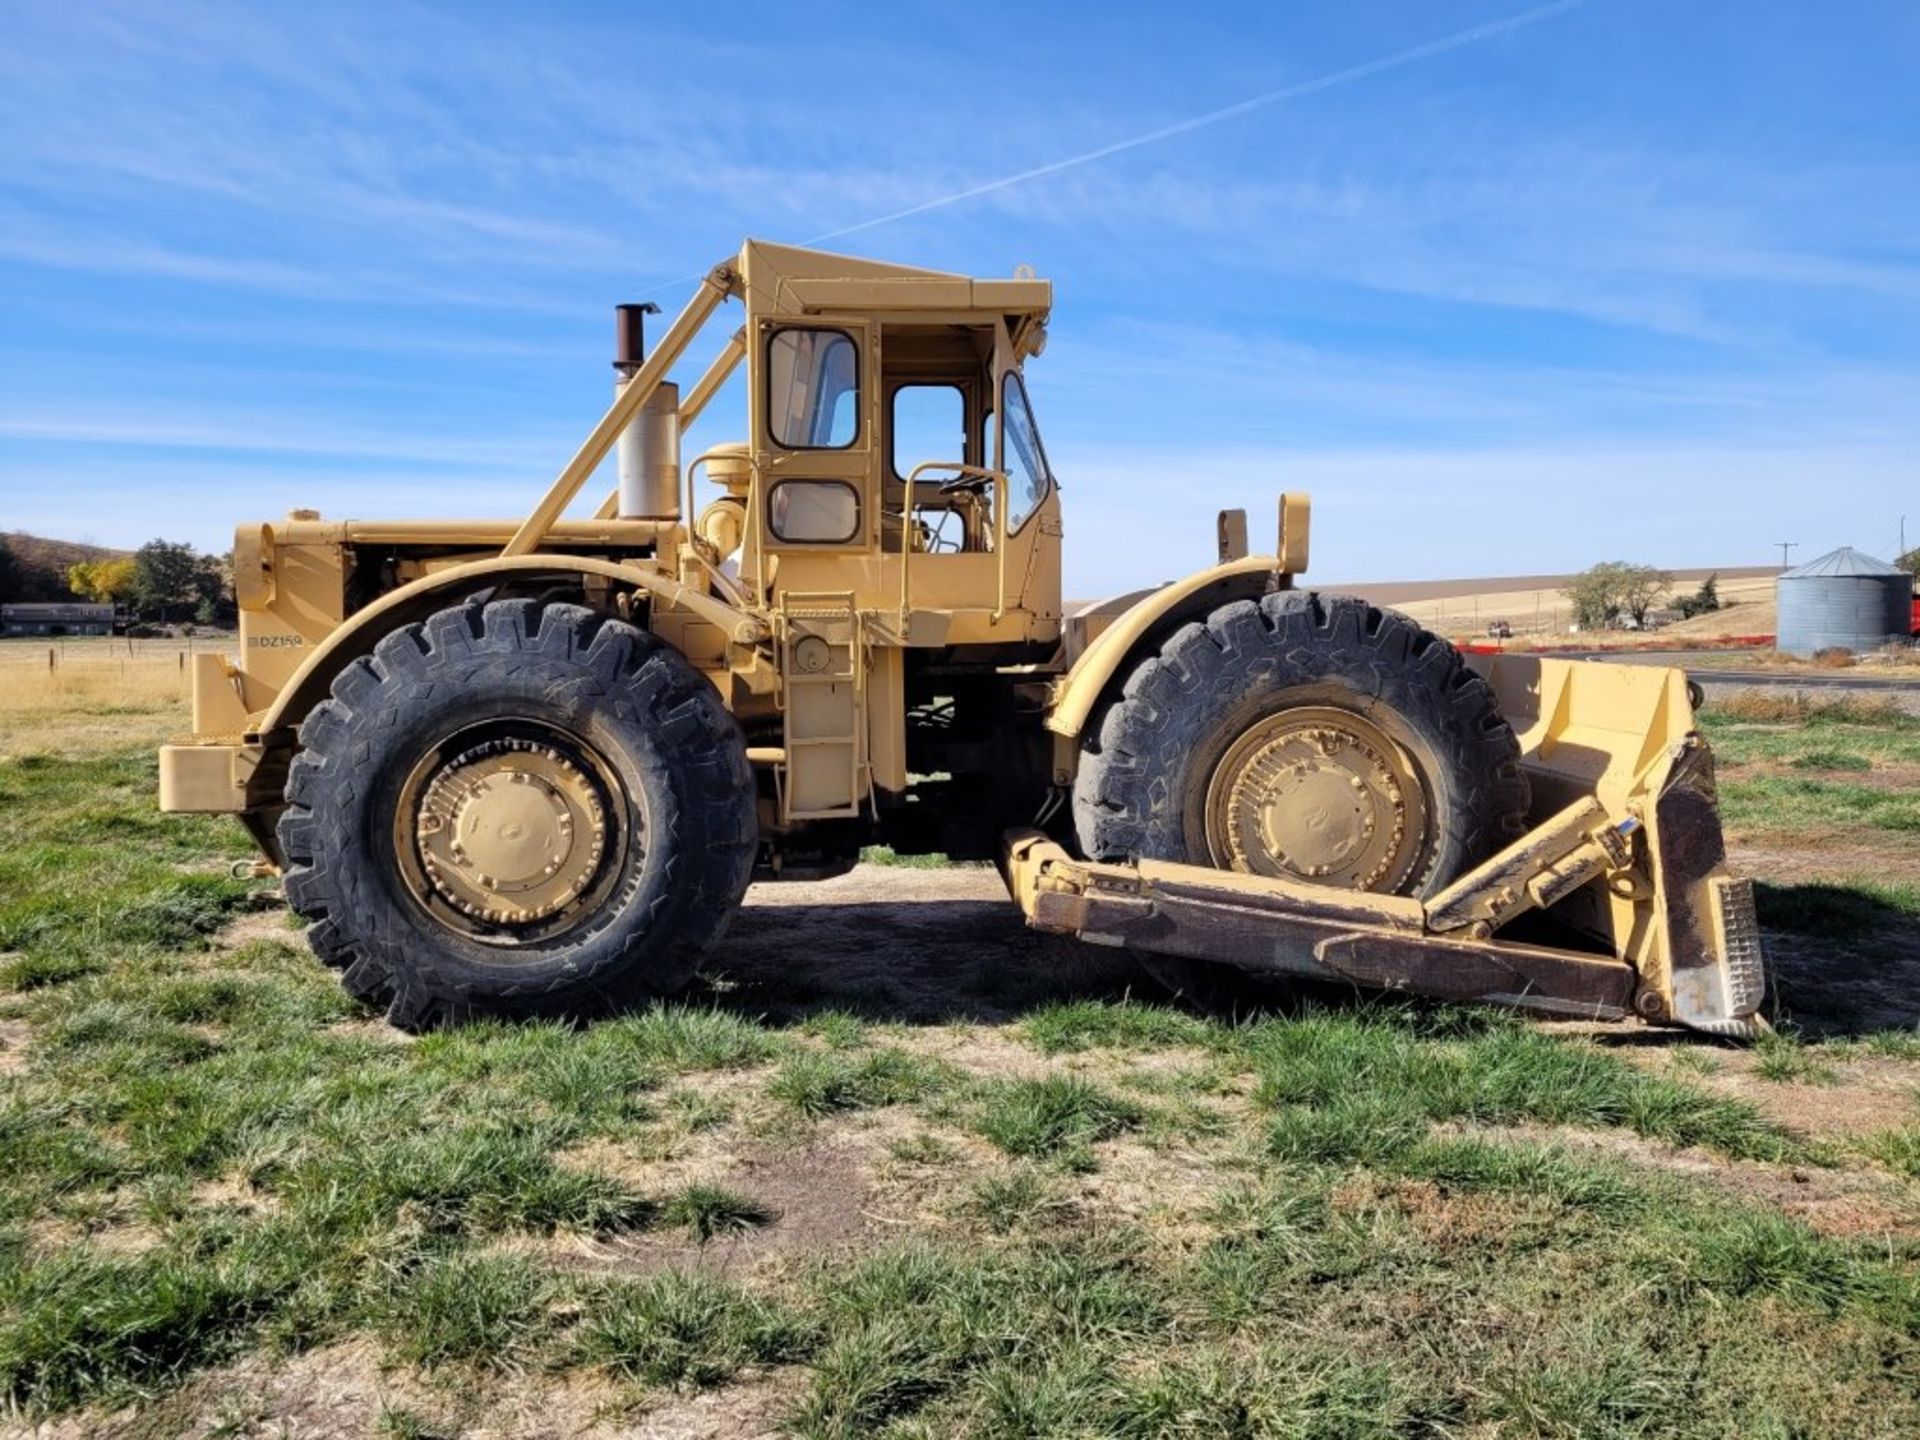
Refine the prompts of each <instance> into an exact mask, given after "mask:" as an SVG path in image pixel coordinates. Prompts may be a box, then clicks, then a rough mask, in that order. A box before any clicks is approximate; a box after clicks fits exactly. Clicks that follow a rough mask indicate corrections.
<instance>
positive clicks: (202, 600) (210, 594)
mask: <svg viewBox="0 0 1920 1440" xmlns="http://www.w3.org/2000/svg"><path fill="white" fill-rule="evenodd" d="M193 585H194V594H195V596H196V599H195V601H194V607H193V618H194V619H195V620H196V621H198V622H199V623H200V624H202V625H231V624H233V623H234V622H235V621H236V620H237V619H238V618H239V614H240V612H239V608H238V607H237V606H236V605H235V604H234V603H233V555H232V554H231V553H228V554H225V555H202V556H200V557H199V558H198V560H197V561H196V562H195V565H194V572H193Z"/></svg>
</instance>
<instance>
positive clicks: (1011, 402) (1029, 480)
mask: <svg viewBox="0 0 1920 1440" xmlns="http://www.w3.org/2000/svg"><path fill="white" fill-rule="evenodd" d="M1000 410H1001V413H1002V414H1003V415H1004V416H1005V417H1006V419H1005V422H1004V424H1005V427H1006V458H1005V460H1004V462H1003V464H1004V467H1005V469H1006V472H1007V533H1008V534H1012V533H1013V532H1014V531H1015V530H1018V529H1019V528H1020V527H1021V526H1022V525H1024V524H1025V523H1026V521H1027V517H1028V516H1029V515H1031V514H1033V512H1034V511H1035V510H1037V509H1039V508H1040V502H1041V501H1042V500H1045V499H1046V498H1047V491H1048V490H1050V489H1052V488H1053V472H1052V471H1050V470H1048V469H1047V452H1046V451H1045V450H1044V449H1042V448H1041V445H1040V427H1039V426H1037V425H1035V424H1034V422H1033V409H1032V407H1031V406H1029V405H1028V403H1027V387H1026V386H1025V385H1024V384H1023V383H1022V382H1021V380H1020V376H1019V375H1018V374H1016V373H1013V372H1011V371H1010V372H1008V375H1007V378H1006V379H1005V380H1004V381H1003V382H1002V383H1001V387H1000Z"/></svg>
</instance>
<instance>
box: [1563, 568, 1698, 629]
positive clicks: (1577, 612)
mask: <svg viewBox="0 0 1920 1440" xmlns="http://www.w3.org/2000/svg"><path fill="white" fill-rule="evenodd" d="M1672 584H1673V576H1671V575H1669V574H1668V573H1667V572H1666V571H1664V570H1657V569H1655V568H1654V567H1653V566H1651V565H1632V564H1629V563H1627V562H1626V561H1624V560H1605V561H1602V562H1601V563H1600V564H1598V565H1595V566H1593V567H1591V568H1590V569H1587V570H1584V571H1582V572H1581V573H1580V574H1579V575H1576V576H1575V577H1574V580H1573V583H1572V584H1571V585H1569V586H1567V587H1566V589H1564V590H1562V591H1561V592H1560V593H1561V594H1562V595H1565V596H1566V597H1567V599H1568V600H1569V601H1571V602H1572V604H1573V618H1574V620H1575V621H1576V622H1577V623H1578V624H1579V626H1580V628H1581V629H1583V630H1595V629H1599V628H1600V627H1602V626H1605V625H1612V624H1614V623H1616V622H1617V621H1618V620H1619V619H1620V618H1621V617H1623V616H1626V617H1630V618H1631V619H1632V620H1633V623H1634V624H1635V625H1645V624H1646V623H1647V612H1648V611H1649V610H1651V609H1653V606H1654V602H1655V601H1657V600H1658V599H1659V598H1660V596H1661V595H1662V594H1664V593H1665V592H1666V590H1667V589H1668V588H1669V587H1670V586H1671V585H1672Z"/></svg>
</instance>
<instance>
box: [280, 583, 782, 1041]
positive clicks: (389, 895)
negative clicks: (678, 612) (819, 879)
mask: <svg viewBox="0 0 1920 1440" xmlns="http://www.w3.org/2000/svg"><path fill="white" fill-rule="evenodd" d="M300 743H301V747H302V748H301V752H300V754H299V755H298V756H297V757H296V758H295V760H294V762H293V766H292V770H291V772H290V774H289V777H288V786H287V800H288V808H287V811H286V813H285V815H284V816H283V817H282V819H281V821H280V830H279V834H280V843H281V845H282V846H283V847H284V849H285V852H286V855H287V860H288V869H287V876H286V891H287V899H288V903H289V904H291V905H292V907H293V908H294V910H295V911H297V912H298V913H299V914H301V915H303V916H305V917H306V918H307V919H308V920H309V921H311V922H312V928H311V929H310V930H309V932H308V934H309V939H310V941H311V943H312V945H313V948H314V950H315V952H316V953H317V954H319V955H320V957H321V958H322V959H324V960H325V961H326V962H327V963H328V964H330V965H332V966H334V967H335V968H336V969H338V970H339V971H340V972H341V977H342V980H343V983H344V984H345V985H346V988H347V989H348V990H349V991H350V992H351V993H352V994H353V995H355V996H356V997H358V998H359V999H361V1000H363V1001H366V1002H367V1003H369V1004H373V1005H377V1006H380V1007H381V1008H383V1009H384V1010H385V1011H386V1013H387V1016H388V1018H389V1019H390V1020H392V1021H393V1022H394V1023H395V1024H396V1025H400V1026H403V1027H405V1028H408V1029H420V1028H426V1027H431V1026H435V1025H440V1024H445V1023H450V1022H454V1021H458V1020H461V1019H464V1018H467V1017H470V1016H475V1015H483V1014H486V1015H581V1014H587V1013H592V1012H595V1011H600V1010H605V1009H608V1008H613V1007H618V1006H626V1005H631V1004H634V1003H636V1002H640V1001H644V1000H645V999H647V998H649V997H652V996H657V995H664V994H670V993H672V992H674V991H676V990H679V989H682V988H684V987H685V985H686V984H687V983H688V981H689V980H690V979H691V978H692V975H693V971H694V967H695V965H696V964H697V961H698V956H699V954H700V952H701V951H702V950H703V949H704V948H705V947H706V946H707V945H709V944H711V943H712V942H713V941H714V940H715V939H717V938H718V937H719V935H720V933H721V932H722V930H723V929H724V928H725V926H726V924H727V921H728V920H729V919H730V918H731V916H732V914H733V912H734V910H735V908H736V907H737V906H738V904H739V901H740V897H741V895H742V894H743V893H744V891H745V889H746V885H747V880H748V877H749V875H750V873H751V870H752V865H753V857H754V849H755V845H756V841H757V829H756V820H755V813H754V787H753V777H752V772H751V770H750V769H749V767H748V764H747V758H746V749H745V744H744V741H743V740H742V738H741V735H740V730H739V727H738V725H737V724H735V722H734V720H733V717H732V716H731V715H730V714H728V713H727V710H726V708H725V707H724V706H723V705H722V704H721V703H720V698H719V696H718V695H717V694H716V693H715V691H714V689H713V687H712V685H710V684H709V683H708V682H707V681H706V680H705V679H704V678H703V677H702V676H701V675H700V674H699V673H698V672H697V671H696V670H694V669H693V667H692V666H690V665H689V664H688V663H687V662H686V660H685V659H684V658H683V657H682V656H680V655H679V654H678V653H677V652H676V651H674V650H673V649H671V648H670V647H668V646H667V645H665V644H664V643H662V642H661V641H659V640H657V639H655V638H654V637H653V636H651V635H649V634H647V633H645V632H644V631H641V630H638V629H636V628H635V627H633V626H631V625H627V624H624V623H622V622H620V621H617V620H612V619H608V618H606V617H604V616H602V615H599V614H597V613H595V612H594V611H591V610H587V609H585V608H583V607H580V606H577V605H562V604H550V603H542V602H540V601H534V600H506V601H497V602H495V603H493V604H489V605H485V606H480V605H467V606H462V607H459V608H456V609H451V610H444V611H442V612H440V613H439V614H437V615H434V616H432V617H431V618H429V619H428V620H427V621H426V622H425V623H424V624H419V625H409V626H405V627H403V628H401V629H399V630H397V631H395V632H394V633H393V634H391V635H389V636H387V637H386V638H385V639H383V640H382V641H381V642H380V644H379V645H378V646H377V647H376V648H375V650H374V653H373V656H372V657H371V658H370V659H364V660H358V661H355V662H354V663H353V664H352V665H350V666H348V667H347V669H346V670H345V671H343V672H342V674H341V675H340V677H339V679H338V680H336V681H335V682H334V686H333V697H332V698H331V699H330V700H327V701H325V702H323V703H322V704H320V705H318V706H316V707H315V708H314V710H313V711H312V713H311V714H309V715H308V716H307V718H306V720H305V722H304V723H303V724H302V725H301V727H300Z"/></svg>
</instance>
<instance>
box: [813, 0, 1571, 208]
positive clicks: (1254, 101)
mask: <svg viewBox="0 0 1920 1440" xmlns="http://www.w3.org/2000/svg"><path fill="white" fill-rule="evenodd" d="M1589 3H1591V0H1554V3H1552V4H1549V5H1536V6H1535V7H1534V8H1533V9H1531V10H1522V11H1521V12H1520V13H1519V14H1517V15H1509V16H1507V17H1506V19H1504V20H1490V21H1488V22H1487V23H1486V24H1484V25H1475V26H1473V27H1471V28H1470V29H1466V30H1460V31H1456V32H1455V33H1454V34H1452V35H1445V36H1442V37H1441V38H1440V39H1438V40H1429V41H1427V42H1426V43H1425V44H1424V45H1415V46H1413V47H1412V48H1411V49H1407V50H1398V51H1395V52H1394V53H1393V54H1391V55H1383V56H1381V57H1380V58H1379V59H1378V60H1369V61H1367V62H1366V63H1364V64H1361V65H1350V66H1348V67H1347V68H1346V69H1344V70H1335V71H1333V72H1331V73H1330V74H1326V75H1321V76H1318V77H1316V78H1315V79H1312V80H1303V81H1301V82H1299V83H1298V84H1296V85H1287V86H1283V87H1282V88H1280V89H1278V90H1269V91H1267V92H1266V94H1264V95H1255V96H1253V97H1252V98H1251V99H1248V100H1241V101H1239V102H1237V103H1236V104H1233V105H1227V106H1224V107H1222V108H1221V109H1218V110H1209V111H1207V112H1206V114H1204V115H1194V116H1191V117H1189V118H1188V119H1185V120H1176V121H1174V122H1173V123H1172V124H1171V125H1162V126H1160V127H1158V128H1157V129H1153V130H1146V131H1142V132H1141V133H1140V134H1138V135H1133V136H1129V137H1128V138H1127V139H1125V140H1116V141H1114V142H1113V143H1112V144H1109V145H1102V146H1101V147H1100V148H1099V149H1097V150H1086V151H1083V152H1081V153H1080V154H1078V155H1069V156H1068V157H1066V158H1065V159H1064V160H1054V161H1050V162H1049V163H1047V164H1045V165H1036V166H1034V167H1033V168H1032V169H1031V170H1021V171H1018V172H1016V173H1014V174H1012V175H1002V176H1001V177H1000V178H999V179H997V180H987V181H983V182H982V183H981V184H978V185H969V186H968V187H967V188H966V189H964V190H956V191H954V192H953V193H952V194H950V195H942V196H940V197H939V198H938V199H935V200H923V201H921V202H920V203H919V204H918V205H909V206H908V207H907V208H906V209H904V210H895V211H894V212H893V213H892V214H889V215H878V216H875V217H874V218H873V219H871V220H862V221H860V222H859V223H858V224H857V225H846V226H843V227H841V228H840V229H838V230H829V231H827V232H826V233H825V234H824V235H816V236H814V237H813V238H812V239H811V240H805V241H802V242H801V243H802V244H804V245H819V244H822V243H823V242H825V241H828V240H838V239H841V238H842V237H844V236H847V235H857V234H859V233H860V232H861V231H863V230H872V229H874V228H875V227H876V226H880V225H891V224H892V223H893V222H894V221H896V220H905V219H908V218H909V217H911V216H914V215H924V214H926V213H927V212H928V211H929V210H942V209H945V208H946V207H947V206H949V205H958V204H959V203H960V202H961V201H963V200H972V199H975V198H977V197H979V196H981V195H991V194H993V193H994V192H995V191H998V190H1006V189H1009V188H1011V187H1012V186H1015V185H1024V184H1026V183H1027V181H1029V180H1039V179H1042V178H1044V177H1046V176H1048V175H1058V174H1059V173H1060V172H1061V171H1063V170H1072V169H1075V168H1077V167H1079V166H1081V165H1090V164H1092V163H1093V162H1094V161H1096V160H1105V159H1106V158H1107V157H1108V156H1111V155H1122V154H1125V153H1126V152H1127V151H1129V150H1138V149H1140V148H1141V147H1142V146H1145V145H1154V144H1158V143H1159V142H1160V141H1162V140H1171V139H1173V138H1174V137H1175V136H1177V135H1186V134H1190V133H1191V132H1193V131H1195V130H1204V129H1205V128H1206V127H1207V126H1209V125H1218V124H1220V123H1221V122H1222V121H1223V120H1235V119H1238V118H1239V117H1240V116H1242V115H1250V114H1252V113H1253V112H1254V111H1256V110H1265V109H1267V108H1268V107H1269V106H1272V105H1284V104H1286V103H1287V102H1288V101H1290V100H1302V99H1305V98H1306V97H1307V96H1309V95H1318V94H1320V93H1321V92H1322V91H1323V90H1332V89H1335V88H1337V87H1339V86H1341V85H1350V84H1352V83H1353V82H1354V81H1355V80H1365V79H1367V78H1368V77H1369V76H1372V75H1379V74H1383V73H1385V72H1386V71H1388V70H1398V69H1399V68H1400V67H1401V66H1403V65H1412V64H1415V63H1416V62H1418V61H1421V60H1431V59H1432V58H1433V57H1434V56H1436V55H1444V54H1446V53H1447V52H1448V51H1450V50H1458V49H1460V48H1461V47H1463V46H1466V45H1477V44H1478V43H1479V42H1481V41H1482V40H1491V39H1494V38H1495V37H1496V36H1500V35H1509V34H1512V33H1513V32H1514V31H1515V30H1523V29H1525V28H1526V27H1527V26H1529V25H1538V24H1539V23H1540V22H1541V21H1543V20H1551V19H1553V18H1555V17H1556V16H1559V15H1564V14H1566V13H1567V12H1568V11H1570V10H1578V9H1580V8H1581V7H1583V6H1585V5H1587V4H1589Z"/></svg>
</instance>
